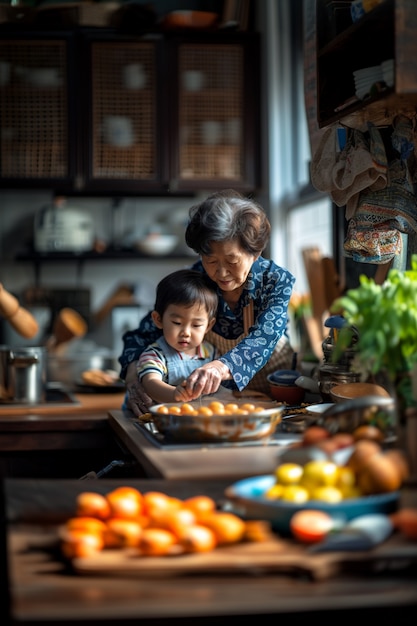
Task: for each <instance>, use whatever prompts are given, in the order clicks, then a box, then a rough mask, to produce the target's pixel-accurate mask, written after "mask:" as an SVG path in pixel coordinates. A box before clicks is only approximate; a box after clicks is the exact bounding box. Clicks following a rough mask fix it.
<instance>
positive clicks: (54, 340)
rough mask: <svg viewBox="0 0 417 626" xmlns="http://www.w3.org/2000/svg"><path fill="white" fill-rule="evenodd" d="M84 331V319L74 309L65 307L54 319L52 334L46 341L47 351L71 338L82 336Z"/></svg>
mask: <svg viewBox="0 0 417 626" xmlns="http://www.w3.org/2000/svg"><path fill="white" fill-rule="evenodd" d="M86 332H87V322H86V321H85V319H84V318H83V317H82V316H81V315H80V314H79V313H78V312H77V311H76V310H75V309H71V308H69V307H65V308H63V309H61V310H60V311H59V313H58V315H57V316H56V318H55V320H54V324H53V329H52V336H51V337H50V338H49V339H48V341H47V342H46V347H47V348H48V350H49V351H54V350H56V348H58V347H59V346H61V345H62V344H64V343H67V341H70V340H71V339H75V338H80V337H84V335H85V334H86Z"/></svg>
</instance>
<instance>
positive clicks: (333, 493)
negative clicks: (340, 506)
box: [311, 486, 343, 504]
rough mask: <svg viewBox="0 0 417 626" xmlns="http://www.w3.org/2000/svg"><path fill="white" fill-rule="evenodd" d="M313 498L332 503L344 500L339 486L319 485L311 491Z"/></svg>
mask: <svg viewBox="0 0 417 626" xmlns="http://www.w3.org/2000/svg"><path fill="white" fill-rule="evenodd" d="M311 497H312V499H313V500H321V501H322V502H329V503H330V504H337V503H338V502H341V501H342V500H343V496H342V492H341V491H340V489H338V488H337V487H331V486H326V487H317V488H316V489H314V490H313V491H312V492H311Z"/></svg>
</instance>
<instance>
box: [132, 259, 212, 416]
mask: <svg viewBox="0 0 417 626" xmlns="http://www.w3.org/2000/svg"><path fill="white" fill-rule="evenodd" d="M217 304H218V299H217V293H216V290H215V286H214V285H213V284H212V283H211V281H209V279H208V278H207V277H206V276H204V275H203V274H202V273H201V272H198V271H195V270H189V269H184V270H179V271H177V272H172V274H169V275H168V276H166V277H165V278H163V279H162V280H161V281H160V283H159V284H158V286H157V289H156V301H155V308H154V310H153V311H152V320H153V322H154V324H155V326H157V328H159V329H160V330H161V331H162V336H161V337H160V338H159V339H157V341H155V342H154V343H152V344H151V345H150V346H149V347H148V348H147V349H146V350H144V351H143V352H142V354H141V355H140V357H139V361H138V364H137V375H138V378H139V379H140V381H141V383H142V385H143V387H144V389H145V391H146V393H147V394H148V395H149V396H150V397H151V398H152V399H153V400H154V401H155V402H156V403H158V404H159V403H165V402H186V401H188V400H189V396H188V394H187V392H186V390H185V388H184V387H183V383H184V381H185V380H186V378H187V377H188V375H189V374H190V373H191V372H193V371H194V370H195V369H196V368H197V367H201V366H202V365H204V364H205V363H208V362H209V361H212V360H213V359H215V358H217V357H218V352H217V350H216V349H215V347H214V346H213V345H212V344H211V343H209V342H207V341H204V336H205V334H206V333H207V332H208V331H209V330H210V329H211V328H212V326H213V324H214V322H215V319H216V312H217Z"/></svg>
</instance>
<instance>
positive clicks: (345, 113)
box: [316, 0, 417, 129]
mask: <svg viewBox="0 0 417 626" xmlns="http://www.w3.org/2000/svg"><path fill="white" fill-rule="evenodd" d="M326 19H327V13H326V2H325V0H317V2H316V50H317V122H318V125H319V127H320V128H323V127H326V126H328V125H330V124H333V123H335V122H340V123H341V124H343V125H345V126H348V127H351V128H360V129H363V128H364V127H366V123H367V122H368V121H371V122H373V123H374V124H376V125H381V126H382V125H389V124H390V123H392V120H393V118H394V117H395V116H396V115H398V114H399V113H403V114H405V115H410V114H411V115H415V107H416V102H417V75H416V72H415V62H414V59H415V55H416V54H417V42H416V38H415V31H416V28H417V5H416V4H415V2H413V1H412V0H384V2H381V3H380V4H379V5H377V6H376V7H375V8H374V9H372V10H371V11H370V12H369V13H366V14H365V15H364V16H363V17H361V18H360V19H359V20H358V21H357V22H355V23H353V24H352V25H350V26H348V27H347V28H346V29H344V30H343V31H341V32H340V33H338V34H337V35H336V36H334V37H333V38H332V39H331V40H330V41H328V40H326V39H325V38H324V33H325V31H326V29H325V27H324V24H325V22H326ZM388 59H393V61H394V77H393V81H394V84H393V85H392V86H387V87H386V88H383V89H381V90H380V91H379V93H377V94H375V95H373V96H372V97H369V98H366V99H364V100H357V101H356V102H353V103H351V104H349V106H345V107H344V108H342V106H343V104H344V103H347V102H349V99H351V98H352V97H354V95H355V81H354V77H353V72H354V71H355V70H358V69H361V68H365V67H371V66H374V65H380V64H381V63H382V62H383V61H386V60H388Z"/></svg>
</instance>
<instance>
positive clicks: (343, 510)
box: [225, 475, 399, 536]
mask: <svg viewBox="0 0 417 626" xmlns="http://www.w3.org/2000/svg"><path fill="white" fill-rule="evenodd" d="M275 482H276V477H275V476H274V475H266V476H254V477H252V478H244V479H243V480H239V481H238V482H236V483H234V484H233V485H230V486H229V487H227V489H226V490H225V496H226V498H227V500H229V502H230V503H231V505H232V510H233V511H234V512H236V514H238V515H240V516H241V517H242V518H243V519H247V520H254V519H256V520H266V521H269V522H270V523H271V526H272V528H273V529H274V530H275V531H277V532H278V533H279V534H281V535H283V536H290V534H291V531H290V520H291V518H292V516H293V515H294V513H296V512H297V511H300V510H301V509H315V510H317V511H325V512H326V513H329V515H331V516H332V517H334V518H335V519H337V520H338V521H340V522H342V523H344V522H349V521H350V520H352V519H354V518H355V517H360V516H361V515H368V514H369V513H385V514H389V513H393V512H394V511H396V510H397V508H398V501H399V492H398V491H393V492H390V493H384V494H378V495H371V496H363V497H361V498H349V499H346V500H343V502H340V503H338V504H329V503H327V502H321V501H319V500H309V502H305V503H304V504H293V503H291V502H284V501H282V500H269V499H268V498H265V497H264V496H263V494H264V493H265V492H266V491H267V490H268V489H269V488H270V487H272V486H273V485H274V484H275Z"/></svg>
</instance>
